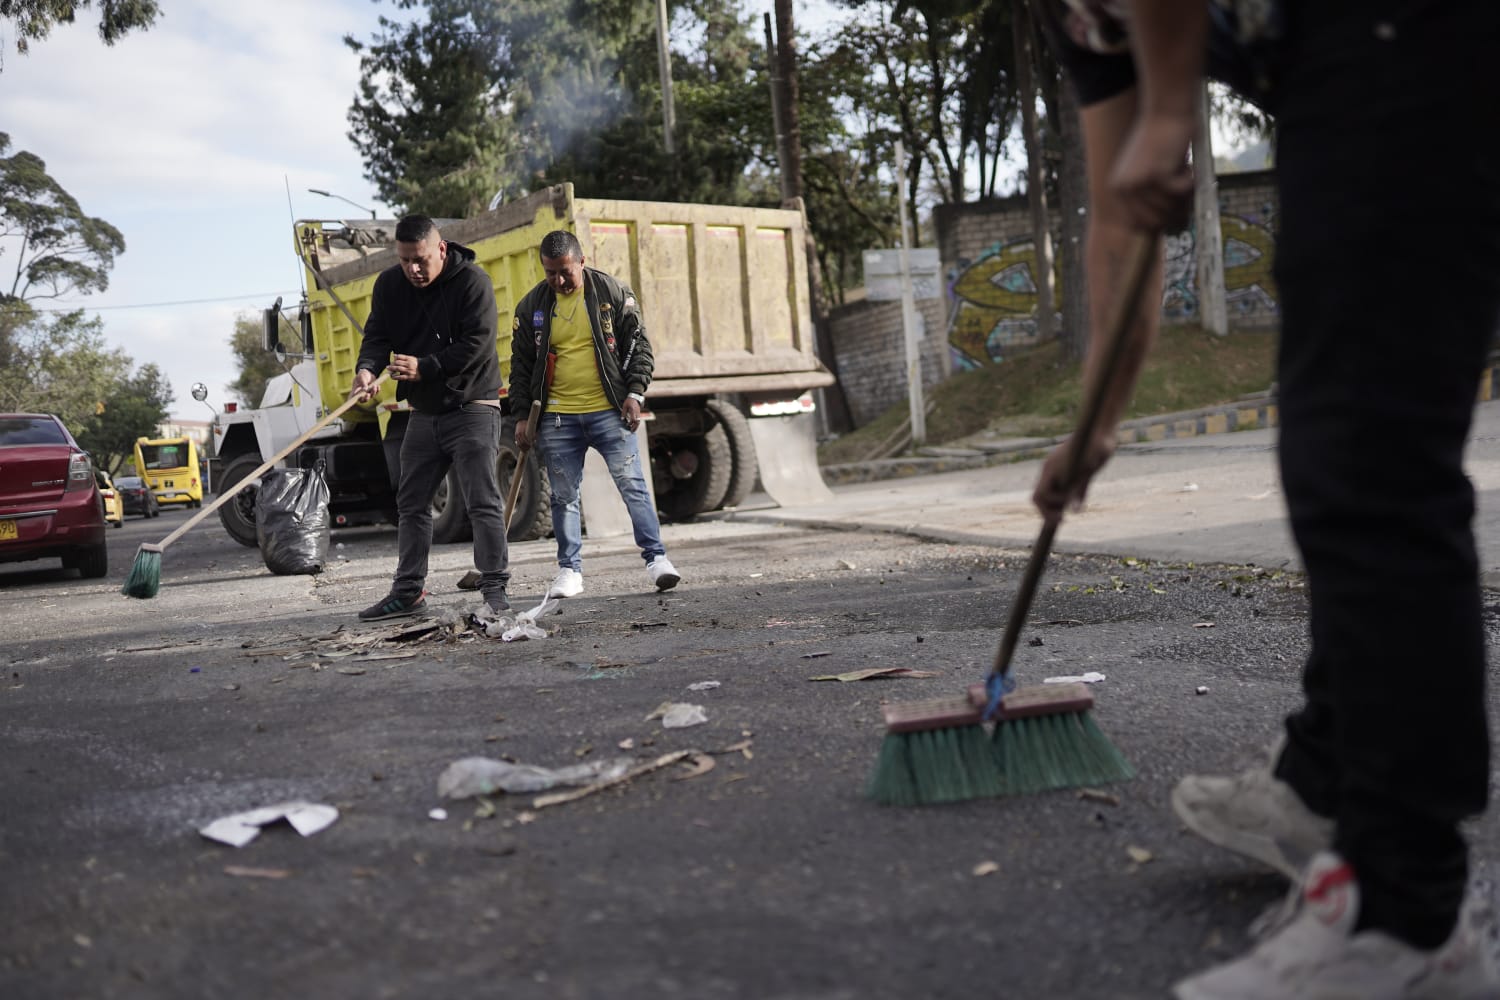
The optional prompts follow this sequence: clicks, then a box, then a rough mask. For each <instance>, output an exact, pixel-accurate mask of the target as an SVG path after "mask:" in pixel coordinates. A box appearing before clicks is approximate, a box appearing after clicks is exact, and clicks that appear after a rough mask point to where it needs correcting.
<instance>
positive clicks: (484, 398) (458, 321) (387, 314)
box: [349, 215, 510, 621]
mask: <svg viewBox="0 0 1500 1000" xmlns="http://www.w3.org/2000/svg"><path fill="white" fill-rule="evenodd" d="M396 258H397V260H399V261H400V263H399V264H396V265H395V266H393V267H389V268H387V269H386V270H384V271H382V272H381V274H380V276H379V277H378V278H376V279H375V289H374V291H373V292H372V293H371V296H370V317H369V319H368V320H367V321H366V323H365V334H364V342H363V344H362V346H361V347H360V351H359V360H358V362H356V364H355V372H354V384H353V386H352V387H351V388H350V390H349V394H350V395H351V396H357V397H359V398H361V399H370V398H372V397H373V396H374V395H375V393H374V388H373V387H374V384H375V379H376V374H375V373H376V372H377V371H379V370H380V369H381V368H387V369H389V371H390V373H391V377H392V378H393V379H395V380H396V398H397V399H398V400H403V399H404V400H407V401H408V402H410V403H411V406H412V414H411V417H410V419H409V421H408V422H407V426H406V434H405V437H403V439H402V441H401V475H400V483H399V486H398V488H397V493H396V511H397V514H398V517H399V523H398V527H397V543H396V544H397V556H396V576H395V579H394V580H393V581H392V583H391V592H390V593H389V594H388V595H387V596H386V597H384V598H382V599H381V600H380V601H379V602H378V603H376V604H374V605H372V606H370V607H368V608H366V609H365V610H363V611H361V612H360V613H359V617H360V620H361V621H379V620H381V619H384V618H399V617H401V616H403V615H410V614H413V613H415V612H418V611H421V610H423V608H424V607H425V604H426V599H425V598H426V591H425V590H423V589H422V585H423V583H424V582H426V579H427V553H428V550H429V549H431V548H432V509H431V508H432V498H433V496H434V495H435V494H436V493H437V488H438V486H439V485H441V483H442V482H443V478H444V477H445V476H447V474H448V469H449V467H450V466H452V467H453V468H455V469H457V470H458V481H459V486H460V487H461V489H462V491H463V501H464V506H465V508H466V509H467V510H468V514H469V521H470V523H471V524H472V525H473V529H474V565H475V567H476V568H477V569H478V570H479V573H480V581H479V589H480V591H481V592H482V593H483V594H484V600H485V605H486V608H487V609H488V612H489V613H491V614H499V613H501V612H504V611H507V610H509V609H510V602H509V601H508V600H507V599H506V595H505V586H506V584H507V583H509V582H510V569H509V553H508V551H507V547H506V542H505V513H504V505H503V502H502V501H501V498H500V487H499V484H498V483H497V481H496V478H495V456H496V451H497V449H498V447H499V442H500V398H499V397H500V361H499V358H498V357H497V356H496V353H495V315H496V309H495V290H494V287H493V286H492V285H491V284H490V280H489V277H488V276H487V275H486V274H485V273H484V271H483V270H482V269H481V268H480V267H479V266H478V265H477V264H475V263H474V251H472V250H470V249H469V248H468V247H465V246H461V245H459V244H457V243H449V242H447V241H446V240H444V239H443V238H442V236H441V235H440V234H439V233H438V230H437V226H436V225H435V224H434V223H433V221H432V220H431V219H430V218H428V217H427V216H425V215H408V216H406V217H405V218H404V219H402V220H401V221H400V222H398V223H397V224H396ZM485 610H486V609H485V608H482V609H481V614H484V613H485Z"/></svg>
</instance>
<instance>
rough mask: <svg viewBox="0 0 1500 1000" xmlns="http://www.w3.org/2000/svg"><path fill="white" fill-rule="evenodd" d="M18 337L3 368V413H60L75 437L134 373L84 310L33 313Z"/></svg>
mask: <svg viewBox="0 0 1500 1000" xmlns="http://www.w3.org/2000/svg"><path fill="white" fill-rule="evenodd" d="M12 337H13V345H14V348H15V350H14V351H13V352H12V357H11V359H10V362H9V363H8V364H6V365H4V366H0V410H9V411H20V412H29V413H54V414H56V415H57V416H58V417H60V418H61V419H62V422H63V423H64V424H66V425H67V427H68V429H69V430H70V431H73V432H74V433H75V434H76V433H77V432H78V430H79V428H81V427H83V426H84V425H85V424H86V423H87V422H88V421H89V419H90V418H91V417H93V416H94V414H95V412H96V411H97V410H98V408H99V406H101V405H104V406H106V407H107V406H108V405H109V398H110V394H111V392H112V391H113V389H114V388H115V386H116V384H117V383H118V382H119V381H120V380H122V379H123V378H125V376H126V375H127V374H128V373H129V371H130V366H131V362H130V359H129V358H128V357H127V356H126V355H125V353H124V352H123V351H121V350H120V349H118V348H110V347H107V346H106V345H105V342H104V324H103V321H102V320H100V319H99V317H97V316H94V317H90V318H85V317H84V314H83V311H82V310H81V309H80V310H77V311H75V312H69V313H60V314H42V315H33V316H32V317H30V318H29V319H27V320H26V321H24V322H22V323H21V324H20V325H19V326H18V327H17V328H16V329H15V330H13V331H12Z"/></svg>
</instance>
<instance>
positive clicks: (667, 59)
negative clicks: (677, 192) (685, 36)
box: [656, 0, 677, 156]
mask: <svg viewBox="0 0 1500 1000" xmlns="http://www.w3.org/2000/svg"><path fill="white" fill-rule="evenodd" d="M670 25H671V22H670V20H669V19H668V18H667V0H656V58H657V63H658V65H659V67H660V69H661V130H662V136H663V140H662V146H663V148H665V149H666V151H667V155H668V156H670V155H672V152H673V149H672V133H673V131H675V129H676V127H677V115H676V113H675V112H674V111H673V109H672V48H671V41H670V39H669V38H668V28H669V27H670Z"/></svg>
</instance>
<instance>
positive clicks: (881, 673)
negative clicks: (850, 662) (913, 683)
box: [808, 667, 942, 681]
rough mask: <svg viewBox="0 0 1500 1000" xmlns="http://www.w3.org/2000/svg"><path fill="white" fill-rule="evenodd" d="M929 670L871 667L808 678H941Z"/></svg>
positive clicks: (822, 679)
mask: <svg viewBox="0 0 1500 1000" xmlns="http://www.w3.org/2000/svg"><path fill="white" fill-rule="evenodd" d="M941 676H942V675H941V674H936V673H933V672H932V671H931V670H913V669H912V668H911V667H872V668H870V669H869V670H850V671H848V672H847V673H842V674H820V675H818V676H817V677H809V678H808V680H810V681H869V680H875V679H877V678H881V677H918V678H921V677H941Z"/></svg>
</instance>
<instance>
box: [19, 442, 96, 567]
mask: <svg viewBox="0 0 1500 1000" xmlns="http://www.w3.org/2000/svg"><path fill="white" fill-rule="evenodd" d="M49 558H61V559H62V562H63V566H64V567H65V568H67V569H76V570H78V571H79V572H80V573H82V574H83V575H84V576H85V577H100V576H104V575H105V574H106V573H108V572H109V546H108V545H107V544H106V542H105V538H104V509H103V507H102V505H101V504H100V503H99V489H98V484H97V483H96V481H95V479H94V463H93V462H92V461H91V460H90V459H89V456H88V453H87V452H85V451H84V450H83V449H82V448H80V447H78V442H77V441H75V440H73V435H72V434H69V433H68V429H67V428H66V427H64V426H63V423H62V421H61V420H59V419H57V418H56V417H54V416H52V415H50V414H45V413H3V414H0V562H24V561H27V560H31V559H49Z"/></svg>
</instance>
